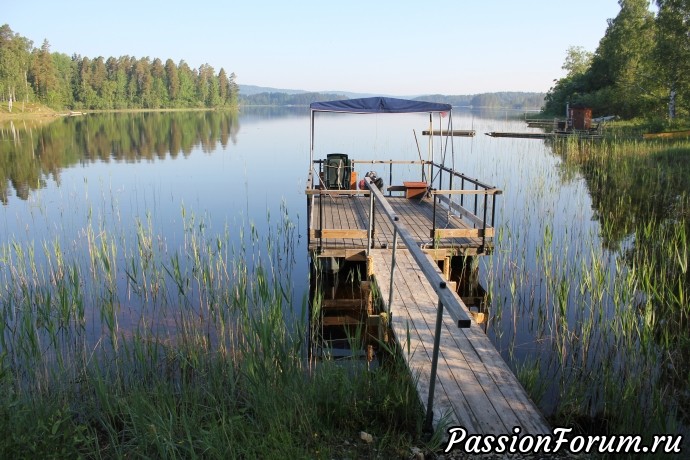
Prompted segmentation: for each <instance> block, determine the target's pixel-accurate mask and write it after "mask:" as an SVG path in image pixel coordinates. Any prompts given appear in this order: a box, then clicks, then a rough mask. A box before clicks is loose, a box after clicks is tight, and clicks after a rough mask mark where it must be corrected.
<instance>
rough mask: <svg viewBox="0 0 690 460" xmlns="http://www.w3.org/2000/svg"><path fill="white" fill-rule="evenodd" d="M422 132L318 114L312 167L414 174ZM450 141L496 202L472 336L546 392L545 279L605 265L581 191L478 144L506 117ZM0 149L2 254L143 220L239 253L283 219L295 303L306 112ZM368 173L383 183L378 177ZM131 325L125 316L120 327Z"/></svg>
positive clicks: (36, 129)
mask: <svg viewBox="0 0 690 460" xmlns="http://www.w3.org/2000/svg"><path fill="white" fill-rule="evenodd" d="M428 123H429V122H428V115H332V114H321V115H318V116H317V120H316V138H315V146H316V148H315V157H316V158H323V157H325V155H326V154H327V153H330V152H344V153H347V154H349V155H350V157H351V158H355V159H358V158H360V159H361V158H367V159H370V158H372V159H373V158H379V159H389V158H396V159H408V160H416V159H418V158H419V151H420V150H421V152H422V155H423V156H424V157H425V159H426V152H427V143H428V139H427V138H426V137H424V136H422V135H421V131H422V130H424V129H427V128H428ZM435 127H436V126H435ZM453 128H455V129H474V130H476V132H477V135H476V137H474V138H460V139H456V140H455V141H454V142H455V143H454V145H453V147H452V151H453V153H454V160H452V161H454V167H455V169H457V170H459V171H461V172H464V173H466V174H467V175H469V176H472V177H476V178H479V179H480V180H482V181H483V182H485V183H488V184H492V185H495V186H496V187H498V188H500V189H502V190H503V192H504V193H503V195H501V196H500V197H499V199H498V204H497V214H496V226H497V228H498V229H499V237H498V238H497V246H496V252H495V253H494V254H493V255H492V256H489V257H485V258H484V259H483V260H482V264H481V266H480V275H481V283H482V284H483V285H484V287H485V288H487V289H488V290H490V292H491V294H492V296H491V305H490V312H491V320H490V321H489V323H488V327H487V333H488V334H489V336H490V337H491V338H492V340H493V341H494V343H495V344H496V346H497V348H498V349H499V350H500V351H501V353H502V354H503V355H504V357H505V358H506V360H507V361H509V362H510V363H511V365H512V366H513V368H514V369H520V368H521V365H522V363H523V362H525V361H526V360H528V359H529V360H536V359H537V358H540V360H539V362H540V363H541V364H540V365H539V367H538V369H539V371H540V372H541V373H542V377H543V379H545V380H549V381H550V380H551V379H554V376H557V375H561V374H562V369H564V368H565V367H567V366H565V365H564V364H563V362H562V361H561V358H557V355H558V354H557V353H556V351H555V350H557V349H558V348H559V346H560V345H559V344H560V342H559V337H558V334H557V333H555V332H554V328H553V327H552V326H553V322H554V321H555V320H554V317H556V316H558V317H559V318H560V319H559V321H566V322H567V323H569V324H570V327H569V330H572V331H578V327H579V326H580V325H581V323H582V322H583V315H585V316H586V313H583V312H582V311H571V310H569V309H568V308H567V307H566V308H565V311H564V314H563V315H560V316H559V315H557V312H555V311H554V310H555V309H556V307H554V306H551V305H552V303H553V301H552V300H550V299H549V296H551V295H553V293H552V292H551V291H550V290H549V288H548V287H547V286H548V283H549V281H548V280H549V279H554V278H555V279H571V278H577V277H578V276H579V274H578V273H574V272H571V271H569V270H571V269H570V268H567V267H571V266H573V265H574V266H577V267H581V266H583V264H584V265H585V266H586V265H587V264H588V259H590V258H595V257H596V258H597V259H598V260H603V264H604V267H605V268H606V269H607V270H608V268H610V267H613V266H614V264H615V262H616V257H617V256H616V253H615V252H610V251H608V250H607V249H605V248H604V247H603V245H602V242H601V240H600V237H599V234H600V228H599V221H598V220H596V219H595V218H594V215H595V214H594V211H593V206H592V200H591V198H590V195H589V192H588V188H587V184H586V182H585V180H584V179H583V178H582V176H581V175H580V174H578V173H577V172H573V171H572V170H569V169H566V168H564V167H563V166H562V164H561V160H560V159H559V157H558V156H556V155H554V153H553V151H552V149H551V147H550V146H549V145H548V144H547V143H545V142H544V141H541V140H530V139H505V138H491V137H488V136H485V135H484V133H485V132H490V131H525V130H527V128H526V124H525V123H524V122H523V121H521V120H520V119H519V118H518V119H515V118H514V116H513V114H512V113H509V112H493V113H481V112H469V111H456V112H455V113H454V119H453ZM415 134H416V136H417V139H416V140H415ZM436 142H438V140H437V141H436ZM418 145H419V147H418ZM418 148H419V150H418ZM0 150H1V152H2V153H1V154H0V198H1V199H2V202H3V206H2V210H1V211H0V232H1V235H2V239H1V240H0V243H2V244H3V245H7V244H9V243H10V242H12V243H17V244H19V245H25V246H27V247H30V246H32V245H33V246H34V247H36V248H40V247H41V245H42V242H44V241H47V242H50V244H53V243H55V242H58V243H59V244H60V245H61V247H64V248H70V247H76V248H78V247H80V243H79V242H80V241H81V240H83V238H84V237H85V231H84V229H85V228H86V227H88V226H89V222H97V223H98V226H100V227H104V228H112V229H116V230H115V231H116V232H119V233H121V234H123V235H125V236H127V235H129V236H130V237H132V238H135V239H136V236H135V228H136V226H137V222H142V221H143V222H149V223H150V226H151V227H152V228H153V233H154V234H155V235H158V239H159V243H160V244H163V245H165V246H166V247H167V248H175V247H177V246H179V245H181V244H182V243H183V239H184V223H185V219H188V218H189V216H190V215H194V216H198V218H199V220H200V221H203V222H204V224H203V225H204V226H205V227H206V228H205V231H206V233H207V234H214V233H223V232H227V233H228V234H229V235H230V239H231V241H234V242H235V243H236V244H240V240H241V235H242V233H243V232H244V231H245V230H246V228H248V226H251V225H252V224H254V226H255V228H256V230H257V231H258V232H259V233H262V232H267V231H268V230H267V229H268V226H267V221H268V220H269V217H268V216H269V215H270V220H271V222H276V221H278V220H280V218H279V215H280V212H281V209H282V208H283V207H284V208H285V209H287V212H288V214H289V216H290V218H291V219H292V220H293V221H294V222H295V223H296V224H297V229H298V231H297V232H298V236H299V238H297V239H296V243H297V245H298V247H297V248H296V254H297V255H298V257H297V260H296V266H295V272H294V274H293V279H294V280H296V284H297V286H296V291H295V300H296V302H300V301H301V299H302V297H303V296H304V295H305V294H306V292H308V258H307V252H306V248H305V247H304V244H305V242H306V238H305V233H306V219H305V213H306V198H305V195H304V187H305V179H306V174H307V171H308V168H309V164H308V163H309V161H308V160H309V114H308V110H306V109H291V110H287V109H281V110H278V109H261V110H259V109H255V110H252V109H247V110H244V111H243V112H242V113H241V114H239V115H231V114H224V113H214V112H208V113H206V112H189V113H170V114H153V113H146V114H103V115H87V116H84V117H73V118H65V119H60V120H57V121H55V122H53V123H51V124H48V125H45V126H32V125H31V124H30V123H29V122H26V123H24V122H19V123H14V124H12V125H9V124H7V125H4V126H3V127H2V128H1V131H0ZM452 161H450V160H447V164H450V163H452ZM417 168H418V167H417ZM417 168H414V170H413V169H411V168H408V169H407V170H404V171H403V172H402V173H400V174H401V175H402V176H403V177H399V178H396V182H397V181H399V180H402V179H403V178H406V177H410V178H415V179H416V178H417V174H418V169H417ZM374 169H375V168H374ZM358 172H359V174H360V175H363V174H364V173H365V172H366V170H362V171H358ZM380 173H381V175H382V176H383V177H384V178H387V172H386V171H380ZM39 252H40V251H37V253H39ZM546 253H549V254H551V256H550V260H545V257H546V256H545V254H546ZM37 257H38V260H39V262H40V260H41V258H40V255H38V256H37ZM575 261H576V263H574V262H575ZM3 269H6V267H4V268H3ZM574 281H575V283H577V279H574ZM125 284H126V283H123V284H122V286H121V289H122V291H123V292H122V296H123V298H124V297H126V289H127V288H126V286H125ZM576 295H577V292H576V289H575V288H574V287H573V288H572V289H570V290H569V291H567V292H566V293H565V294H564V296H565V298H566V299H567V302H568V303H570V301H571V300H573V299H574V297H575V296H576ZM137 313H138V309H137V308H136V306H132V307H131V310H130V311H129V313H123V314H129V315H132V316H135V315H136V314H137ZM603 314H604V315H606V314H608V313H607V312H604V313H603ZM131 320H132V321H133V322H136V319H135V318H134V319H131ZM125 323H126V322H125ZM578 353H579V351H578V350H574V351H573V353H572V354H574V355H576V356H575V358H573V359H580V360H584V361H585V362H587V363H589V364H591V360H592V358H591V357H589V356H581V355H578ZM572 354H571V355H572ZM547 386H548V385H547ZM557 392H558V388H557V384H556V383H554V384H553V385H552V386H550V387H548V388H547V389H546V397H545V399H544V401H543V402H542V406H543V407H544V408H545V409H546V410H549V409H550V408H551V406H552V405H553V404H555V401H556V400H557V396H556V394H557Z"/></svg>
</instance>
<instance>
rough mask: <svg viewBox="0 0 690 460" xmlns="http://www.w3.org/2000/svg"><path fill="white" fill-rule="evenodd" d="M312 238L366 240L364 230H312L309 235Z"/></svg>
mask: <svg viewBox="0 0 690 460" xmlns="http://www.w3.org/2000/svg"><path fill="white" fill-rule="evenodd" d="M310 235H311V237H312V238H323V239H329V238H366V237H367V231H366V230H355V229H335V228H324V229H323V230H312V233H310Z"/></svg>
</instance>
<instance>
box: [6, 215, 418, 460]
mask: <svg viewBox="0 0 690 460" xmlns="http://www.w3.org/2000/svg"><path fill="white" fill-rule="evenodd" d="M280 211H281V212H280V215H279V219H278V222H272V221H271V216H270V214H269V215H267V221H268V228H269V230H268V231H267V232H265V233H264V234H262V233H261V232H259V230H258V229H257V227H256V226H254V225H252V224H245V223H239V224H236V225H228V226H226V227H225V228H224V229H221V230H220V231H217V232H216V231H214V230H213V229H212V227H211V223H210V219H208V218H205V217H198V216H196V215H195V214H194V213H192V212H190V211H189V210H187V209H185V208H184V207H183V208H182V221H181V223H182V234H181V237H180V238H179V241H180V245H179V246H172V245H169V244H168V242H166V241H165V240H164V239H163V238H162V237H161V236H160V235H159V234H157V233H156V230H155V226H154V225H153V223H152V220H151V218H150V216H145V217H144V218H143V219H140V220H137V221H136V224H135V226H134V228H133V230H132V231H128V230H125V229H122V228H117V227H115V228H113V227H109V226H111V225H112V224H113V223H112V222H110V221H107V220H106V219H89V220H88V225H87V226H86V228H84V229H82V230H81V231H80V234H81V235H84V237H83V238H79V239H78V240H75V241H73V242H72V244H68V245H65V244H63V243H62V241H63V240H55V241H46V242H42V243H40V244H39V245H37V246H36V247H40V248H41V251H36V250H35V249H34V246H32V245H30V246H28V247H26V246H24V245H22V244H18V243H9V244H6V245H3V246H2V247H1V248H0V261H1V263H2V269H1V270H0V276H1V278H0V279H1V281H2V285H1V289H0V300H1V305H2V308H1V310H0V315H1V318H0V347H1V348H0V349H1V352H0V387H1V388H2V392H1V396H0V439H2V441H0V457H3V458H5V457H7V458H9V457H12V458H22V457H23V458H29V457H31V458H36V457H40V458H65V457H67V458H70V457H73V458H76V457H89V458H112V457H117V458H120V457H132V456H136V457H144V458H163V457H165V458H191V457H204V458H271V457H281V458H283V457H289V458H292V457H294V458H332V457H334V456H335V457H342V456H361V455H373V454H374V449H376V452H379V453H386V452H387V453H388V454H384V455H398V454H399V452H400V451H399V449H404V447H405V446H409V445H410V444H411V443H412V442H415V441H416V442H419V441H418V435H419V433H420V427H421V410H420V409H419V405H418V401H417V399H416V398H417V394H416V391H415V389H414V386H413V385H412V384H411V382H409V379H406V378H400V376H401V375H405V374H403V372H404V370H403V369H402V368H401V367H400V365H399V364H395V361H393V365H392V366H386V367H382V368H378V369H367V368H366V367H362V366H357V365H355V364H354V363H350V365H346V366H344V365H343V364H342V363H335V362H330V361H328V360H326V361H321V362H319V364H318V365H315V364H314V363H313V362H310V361H309V360H308V359H306V356H305V349H306V346H305V340H306V338H307V335H306V334H307V333H308V331H307V327H306V315H307V314H308V308H307V301H306V298H300V297H299V296H300V295H301V292H302V291H301V290H296V289H295V286H296V285H298V283H300V280H294V279H293V277H292V276H293V275H292V272H293V266H294V264H295V261H296V257H297V256H296V255H295V248H297V247H299V246H298V244H297V242H296V238H297V236H296V229H295V225H294V223H293V222H292V221H290V219H289V218H288V213H287V209H285V207H284V206H283V207H281V210H280ZM353 276H357V275H353ZM306 281H307V280H304V282H305V283H306ZM359 431H367V432H369V433H371V434H373V435H374V439H375V440H376V442H375V443H374V444H373V445H366V444H362V443H360V442H359V441H358V436H357V433H358V432H359Z"/></svg>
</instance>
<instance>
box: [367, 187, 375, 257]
mask: <svg viewBox="0 0 690 460" xmlns="http://www.w3.org/2000/svg"><path fill="white" fill-rule="evenodd" d="M372 185H373V184H372ZM374 187H376V186H375V185H374ZM373 232H374V192H373V190H371V186H369V228H368V231H367V256H368V255H369V254H370V253H371V240H372V237H373Z"/></svg>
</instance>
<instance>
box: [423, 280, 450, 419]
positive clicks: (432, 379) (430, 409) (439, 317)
mask: <svg viewBox="0 0 690 460" xmlns="http://www.w3.org/2000/svg"><path fill="white" fill-rule="evenodd" d="M443 284H445V283H443ZM442 323H443V303H442V302H441V299H438V309H437V311H436V331H435V332H434V349H433V352H432V356H431V375H430V376H429V399H428V400H427V403H426V420H425V421H424V428H425V429H426V430H428V431H433V429H434V392H435V390H436V368H437V367H438V349H439V347H440V346H441V325H442Z"/></svg>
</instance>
